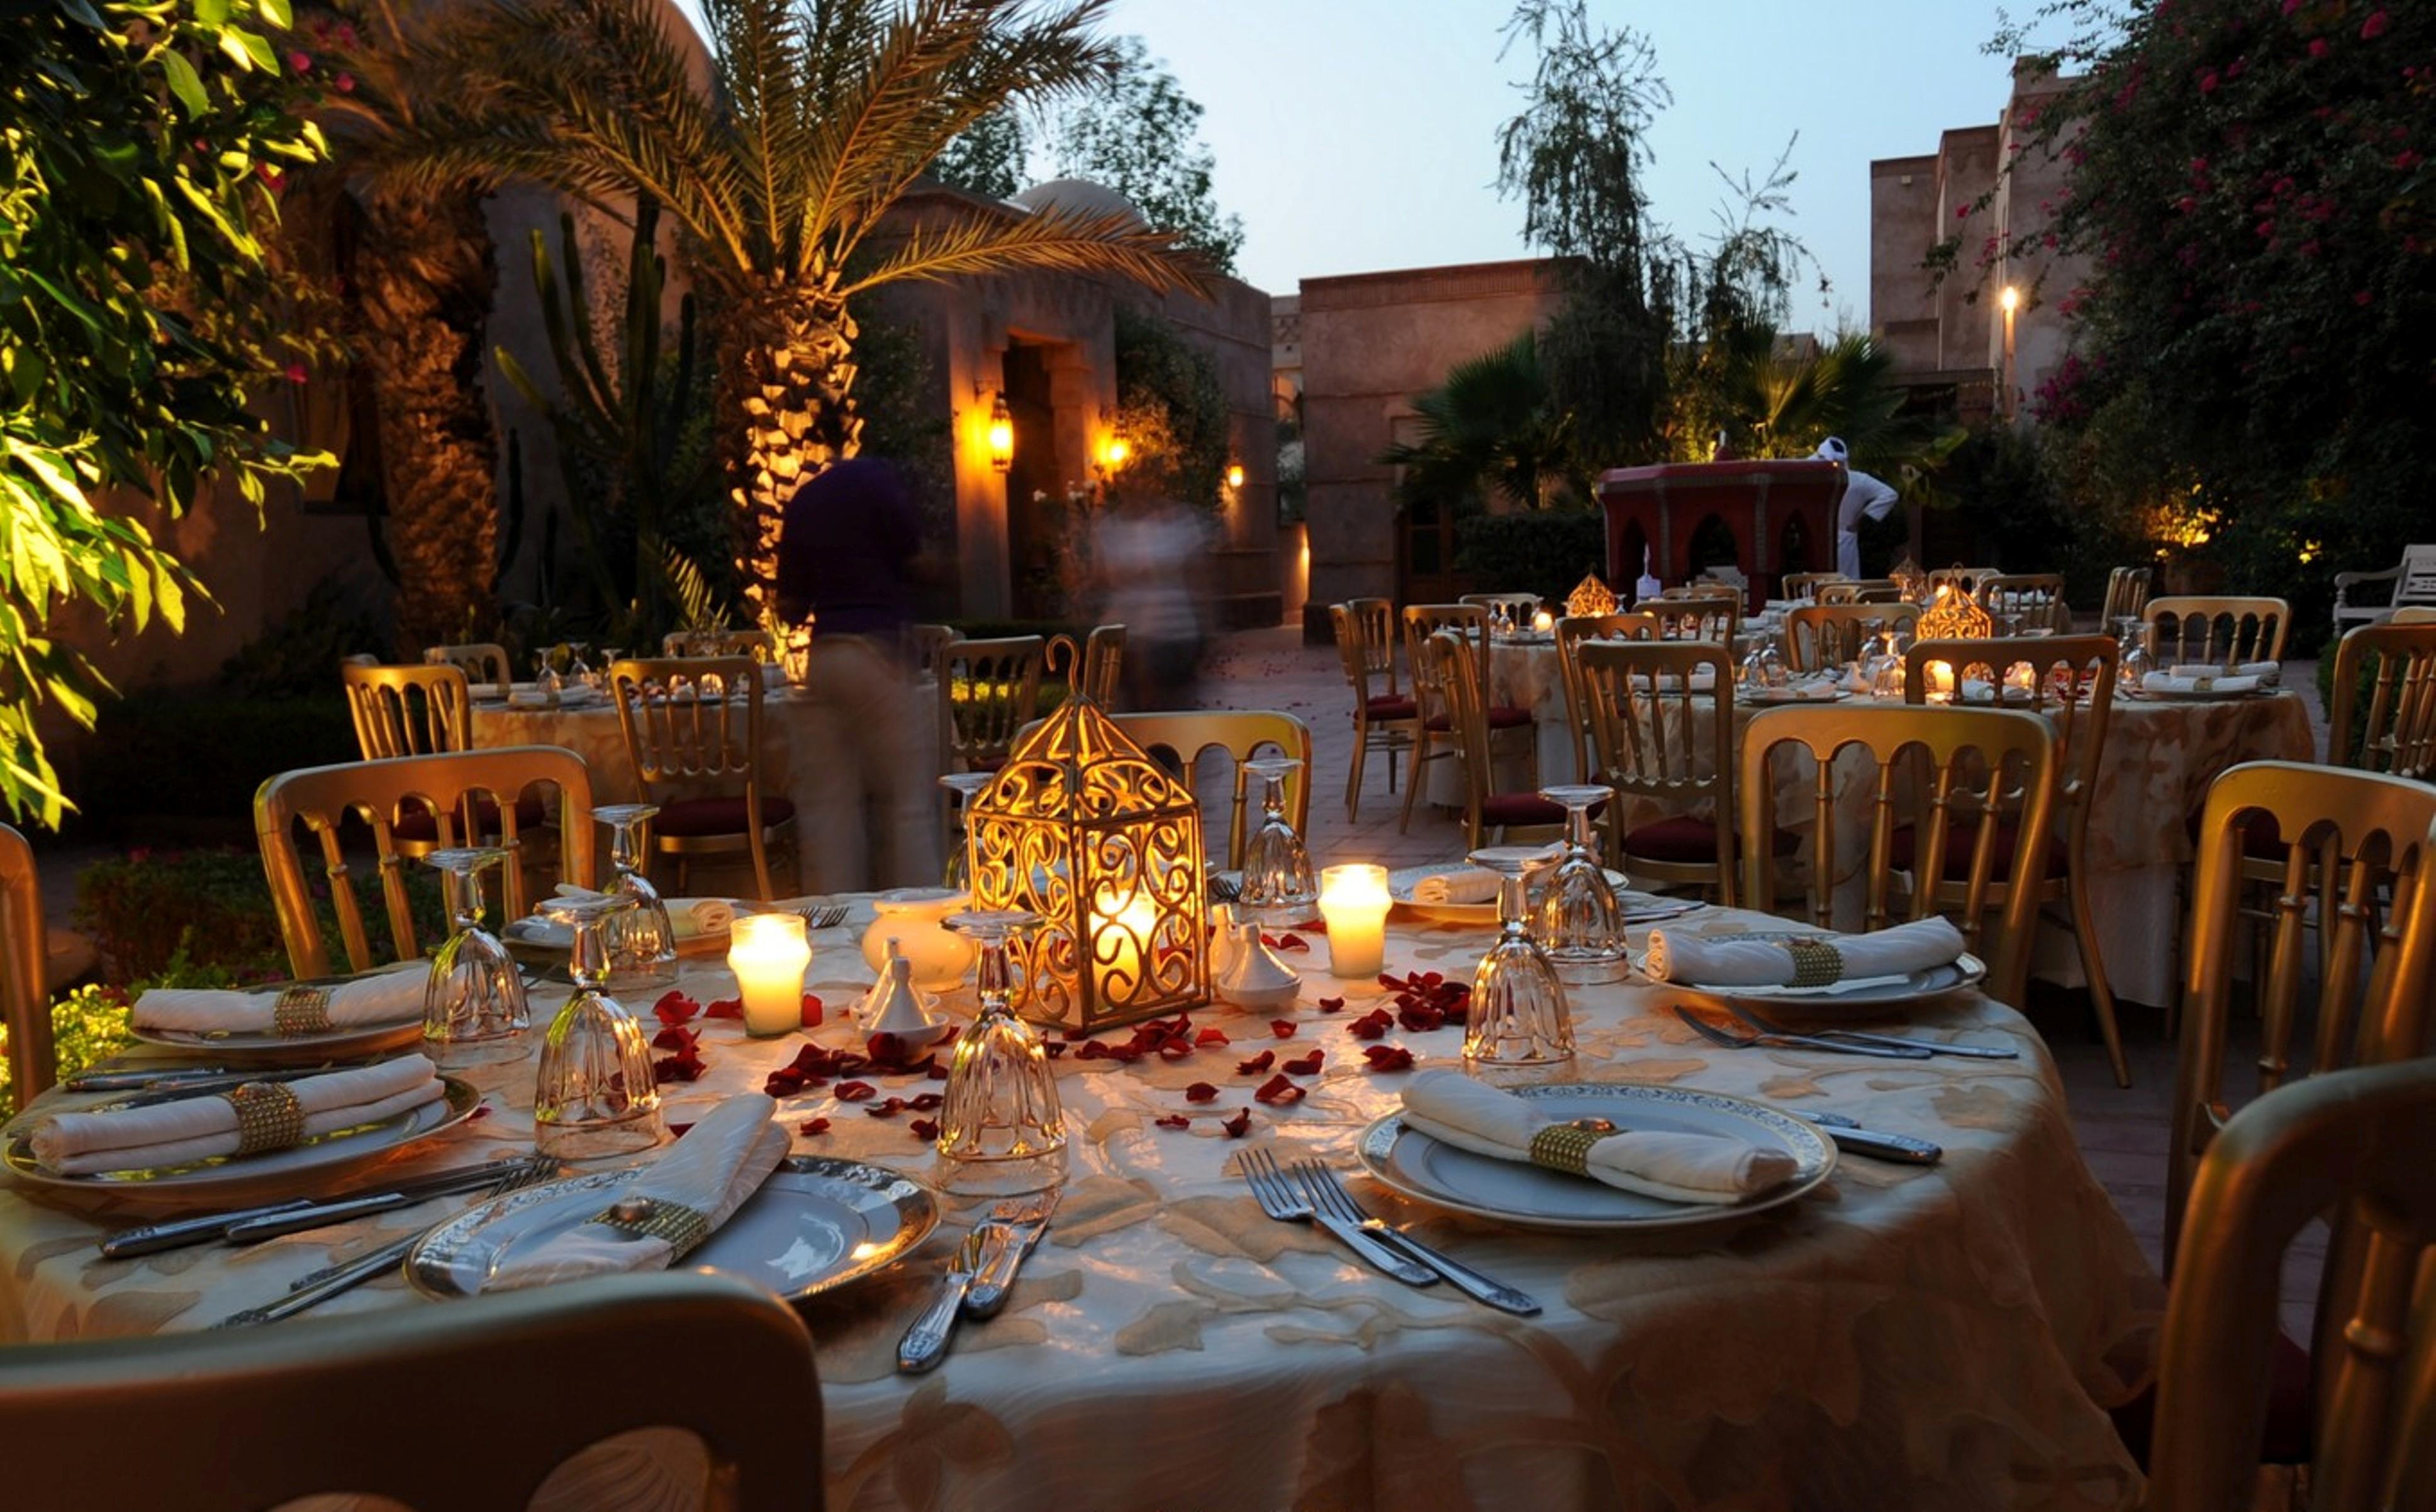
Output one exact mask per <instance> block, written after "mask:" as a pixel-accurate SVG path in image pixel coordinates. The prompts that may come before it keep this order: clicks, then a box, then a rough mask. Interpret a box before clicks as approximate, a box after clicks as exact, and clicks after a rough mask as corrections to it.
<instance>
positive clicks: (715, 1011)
mask: <svg viewBox="0 0 2436 1512" xmlns="http://www.w3.org/2000/svg"><path fill="white" fill-rule="evenodd" d="M702 1016H703V1017H705V1018H741V1017H744V999H741V998H722V999H718V1000H717V1001H715V1002H712V1003H709V1004H707V1005H705V1007H704V1008H703V1010H702Z"/></svg>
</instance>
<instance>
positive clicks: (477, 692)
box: [465, 683, 511, 699]
mask: <svg viewBox="0 0 2436 1512" xmlns="http://www.w3.org/2000/svg"><path fill="white" fill-rule="evenodd" d="M510 691H511V689H509V688H508V687H507V686H504V685H502V684H498V683H468V684H466V685H465V696H466V697H467V698H479V699H502V698H505V697H507V696H508V694H509V692H510Z"/></svg>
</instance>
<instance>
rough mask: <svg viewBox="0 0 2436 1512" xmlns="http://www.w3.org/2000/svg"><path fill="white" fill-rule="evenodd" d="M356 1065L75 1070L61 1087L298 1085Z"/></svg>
mask: <svg viewBox="0 0 2436 1512" xmlns="http://www.w3.org/2000/svg"><path fill="white" fill-rule="evenodd" d="M356 1064H364V1065H369V1064H370V1062H360V1063H348V1064H347V1065H341V1064H340V1063H339V1062H337V1061H332V1062H329V1063H328V1064H326V1065H322V1066H305V1067H290V1068H287V1069H283V1070H269V1069H257V1070H232V1069H229V1068H228V1067H227V1066H226V1065H224V1064H222V1065H207V1066H170V1067H157V1066H156V1067H150V1068H146V1067H141V1066H130V1067H124V1068H121V1069H117V1070H113V1071H78V1072H77V1073H76V1074H75V1075H74V1076H71V1077H69V1078H68V1079H67V1080H65V1081H63V1082H61V1084H60V1089H61V1091H63V1092H168V1091H183V1090H185V1089H187V1088H191V1087H205V1086H237V1085H238V1084H240V1083H244V1082H299V1081H303V1080H304V1079H305V1077H308V1076H327V1075H329V1074H330V1073H331V1072H333V1071H338V1070H344V1069H350V1067H351V1066H353V1065H356Z"/></svg>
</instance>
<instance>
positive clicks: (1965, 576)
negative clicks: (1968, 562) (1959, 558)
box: [1928, 562, 2003, 599]
mask: <svg viewBox="0 0 2436 1512" xmlns="http://www.w3.org/2000/svg"><path fill="white" fill-rule="evenodd" d="M2002 576H2003V574H2002V573H2000V572H1998V571H1997V570H1996V569H1995V568H1994V567H1966V566H1964V565H1962V564H1961V563H1959V562H1957V563H1955V564H1954V565H1952V566H1948V567H1936V568H1932V569H1931V570H1930V572H1929V574H1928V593H1929V597H1930V598H1932V599H1933V598H1935V597H1937V590H1938V589H1940V588H1954V589H1956V590H1957V591H1959V592H1962V593H1967V594H1969V595H1971V596H1972V597H1973V598H1977V597H1978V596H1979V589H1980V585H1981V584H1983V583H1985V582H1987V581H1988V580H1989V579H1991V578H1997V577H2002Z"/></svg>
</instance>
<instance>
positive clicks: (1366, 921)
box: [1319, 861, 1396, 977]
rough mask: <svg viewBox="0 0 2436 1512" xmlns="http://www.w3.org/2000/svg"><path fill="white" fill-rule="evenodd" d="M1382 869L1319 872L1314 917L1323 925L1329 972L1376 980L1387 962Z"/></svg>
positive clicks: (1356, 865)
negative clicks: (1326, 937) (1317, 895)
mask: <svg viewBox="0 0 2436 1512" xmlns="http://www.w3.org/2000/svg"><path fill="white" fill-rule="evenodd" d="M1395 901H1396V900H1395V898H1394V897H1393V896H1391V895H1389V894H1388V892H1387V868H1385V867H1384V866H1374V865H1371V864H1370V863H1368V862H1366V861H1354V862H1349V863H1348V864H1346V865H1343V866H1329V867H1324V868H1322V869H1321V871H1320V874H1319V917H1320V922H1322V923H1323V924H1325V925H1327V926H1328V969H1329V970H1330V972H1331V973H1332V974H1334V975H1336V976H1340V977H1375V976H1377V975H1378V974H1379V973H1380V971H1381V969H1382V968H1383V967H1384V966H1385V965H1386V964H1387V911H1388V910H1389V909H1390V908H1392V907H1394V906H1395Z"/></svg>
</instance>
